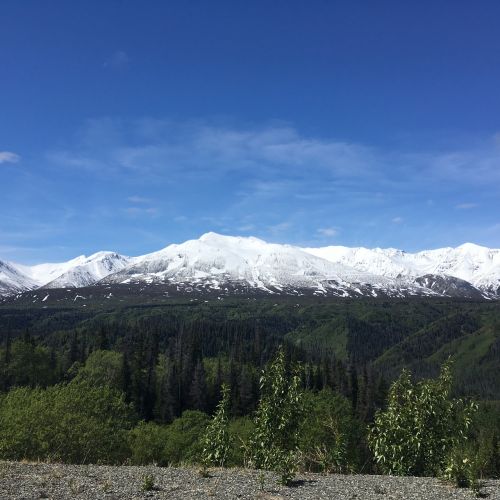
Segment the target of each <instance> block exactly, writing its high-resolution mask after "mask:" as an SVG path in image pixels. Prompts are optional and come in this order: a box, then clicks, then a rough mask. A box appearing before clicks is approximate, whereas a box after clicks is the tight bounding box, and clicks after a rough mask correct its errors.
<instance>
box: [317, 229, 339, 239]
mask: <svg viewBox="0 0 500 500" xmlns="http://www.w3.org/2000/svg"><path fill="white" fill-rule="evenodd" d="M317 232H318V233H319V234H321V236H327V237H333V236H337V234H338V233H339V232H338V231H337V230H336V229H335V228H334V227H322V228H319V229H318V230H317Z"/></svg>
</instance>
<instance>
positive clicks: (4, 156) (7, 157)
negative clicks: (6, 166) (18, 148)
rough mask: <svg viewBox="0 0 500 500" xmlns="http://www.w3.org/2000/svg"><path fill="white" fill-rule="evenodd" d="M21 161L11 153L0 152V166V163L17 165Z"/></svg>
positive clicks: (16, 155)
mask: <svg viewBox="0 0 500 500" xmlns="http://www.w3.org/2000/svg"><path fill="white" fill-rule="evenodd" d="M20 160H21V157H20V156H19V155H18V154H16V153H12V152H11V151H0V164H1V163H17V162H19V161H20Z"/></svg>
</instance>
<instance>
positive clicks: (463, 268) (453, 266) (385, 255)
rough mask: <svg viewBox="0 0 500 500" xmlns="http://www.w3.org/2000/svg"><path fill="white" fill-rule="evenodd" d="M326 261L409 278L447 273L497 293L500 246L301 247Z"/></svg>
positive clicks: (499, 276)
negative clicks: (413, 249) (411, 250)
mask: <svg viewBox="0 0 500 500" xmlns="http://www.w3.org/2000/svg"><path fill="white" fill-rule="evenodd" d="M304 250H305V251H306V252H308V253H311V254H312V255H316V256H318V257H322V258H324V259H326V260H329V261H330V262H338V263H346V264H348V265H351V266H353V267H354V268H356V269H359V270H364V271H368V272H371V273H374V274H378V275H380V276H386V277H391V278H403V279H405V280H411V279H412V278H413V279H415V278H419V277H422V276H425V275H436V276H441V277H443V276H450V277H453V278H458V279H460V280H463V281H465V282H468V283H469V284H471V285H472V286H473V287H475V288H477V289H479V290H482V291H484V292H486V293H488V294H493V295H500V249H491V248H486V247H482V246H479V245H474V244H473V243H465V244H463V245H460V246H459V247H457V248H451V247H447V248H439V249H437V250H424V251H422V252H417V253H408V252H404V251H402V250H397V249H394V248H388V249H381V248H374V249H368V248H363V247H359V248H348V247H343V246H329V247H323V248H304Z"/></svg>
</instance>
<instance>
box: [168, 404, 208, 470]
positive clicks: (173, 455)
mask: <svg viewBox="0 0 500 500" xmlns="http://www.w3.org/2000/svg"><path fill="white" fill-rule="evenodd" d="M209 421H210V417H209V416H208V415H207V414H206V413H203V412H201V411H195V410H186V411H185V412H183V413H182V415H181V416H180V417H179V418H177V419H175V420H174V421H173V422H172V423H171V424H170V425H168V426H167V428H166V434H165V446H164V450H163V453H164V457H165V462H166V463H168V464H181V463H187V464H195V463H198V461H199V457H200V456H201V454H202V452H203V436H204V434H205V429H206V428H207V425H208V423H209Z"/></svg>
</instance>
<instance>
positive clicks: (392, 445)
mask: <svg viewBox="0 0 500 500" xmlns="http://www.w3.org/2000/svg"><path fill="white" fill-rule="evenodd" d="M451 383H452V377H451V366H450V363H449V362H448V363H445V364H444V365H443V367H442V369H441V373H440V375H439V377H438V378H437V379H427V380H422V381H420V382H418V383H416V384H414V383H413V382H412V380H411V377H410V374H409V373H408V372H407V371H406V370H404V371H403V373H402V374H401V376H400V377H399V379H398V380H396V381H395V382H394V383H393V384H392V386H391V388H390V390H389V397H388V405H387V410H385V411H379V412H377V414H376V416H375V424H374V425H373V427H371V429H370V431H369V434H368V442H369V445H370V448H371V449H372V451H373V453H374V455H375V460H376V462H377V464H378V466H379V467H380V469H381V470H382V471H383V472H385V473H389V474H397V475H416V476H423V475H426V476H435V475H439V474H440V473H442V472H443V470H444V468H445V466H446V461H447V459H448V457H449V455H450V454H451V453H452V452H453V450H454V449H455V448H456V447H458V446H462V445H463V444H464V443H465V441H466V440H467V430H468V428H469V426H470V423H471V419H472V415H473V413H474V411H475V410H476V408H477V405H476V404H474V403H466V402H464V401H463V400H461V399H451V398H450V389H451Z"/></svg>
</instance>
